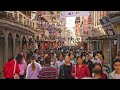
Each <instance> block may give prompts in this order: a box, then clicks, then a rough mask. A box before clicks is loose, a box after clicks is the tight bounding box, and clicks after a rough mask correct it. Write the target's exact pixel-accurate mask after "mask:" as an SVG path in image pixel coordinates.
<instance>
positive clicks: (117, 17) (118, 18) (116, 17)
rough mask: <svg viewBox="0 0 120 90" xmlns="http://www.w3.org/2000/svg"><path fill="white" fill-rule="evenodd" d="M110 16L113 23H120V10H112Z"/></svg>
mask: <svg viewBox="0 0 120 90" xmlns="http://www.w3.org/2000/svg"><path fill="white" fill-rule="evenodd" d="M109 17H110V19H111V22H112V23H113V24H115V23H120V11H110V12H109Z"/></svg>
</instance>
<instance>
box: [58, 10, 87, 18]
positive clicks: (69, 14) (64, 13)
mask: <svg viewBox="0 0 120 90" xmlns="http://www.w3.org/2000/svg"><path fill="white" fill-rule="evenodd" d="M79 16H89V11H62V12H61V14H60V17H61V18H66V17H79Z"/></svg>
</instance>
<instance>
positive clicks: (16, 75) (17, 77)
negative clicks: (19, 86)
mask: <svg viewBox="0 0 120 90" xmlns="http://www.w3.org/2000/svg"><path fill="white" fill-rule="evenodd" d="M15 70H16V61H15V64H14V70H13V76H14V79H20V77H19V74H17V73H15Z"/></svg>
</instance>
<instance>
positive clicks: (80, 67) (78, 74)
mask: <svg viewBox="0 0 120 90" xmlns="http://www.w3.org/2000/svg"><path fill="white" fill-rule="evenodd" d="M76 63H77V64H76V65H74V66H73V67H72V71H71V75H72V77H73V78H74V79H82V78H84V77H90V71H89V68H88V66H87V65H85V64H83V60H82V56H78V57H77V58H76Z"/></svg>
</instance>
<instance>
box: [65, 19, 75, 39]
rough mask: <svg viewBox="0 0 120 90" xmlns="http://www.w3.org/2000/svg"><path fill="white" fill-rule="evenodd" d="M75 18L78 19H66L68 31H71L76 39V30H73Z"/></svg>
mask: <svg viewBox="0 0 120 90" xmlns="http://www.w3.org/2000/svg"><path fill="white" fill-rule="evenodd" d="M75 18H76V17H66V27H67V29H68V30H70V31H71V33H73V34H72V37H74V38H75V30H74V29H73V27H75Z"/></svg>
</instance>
